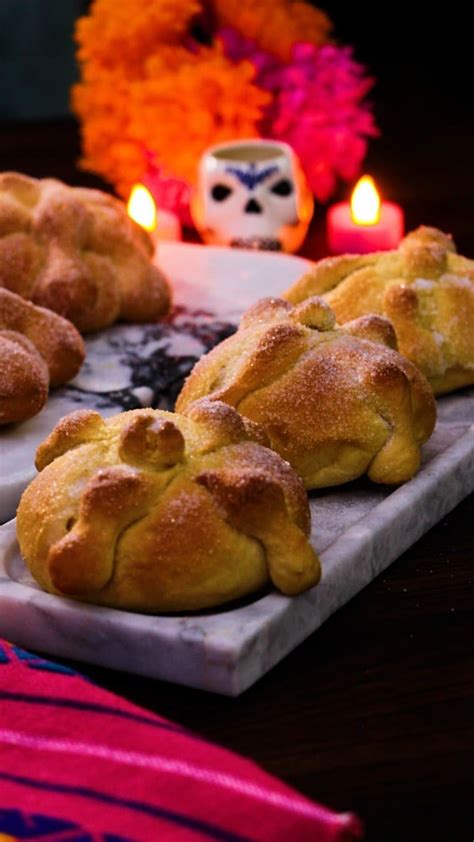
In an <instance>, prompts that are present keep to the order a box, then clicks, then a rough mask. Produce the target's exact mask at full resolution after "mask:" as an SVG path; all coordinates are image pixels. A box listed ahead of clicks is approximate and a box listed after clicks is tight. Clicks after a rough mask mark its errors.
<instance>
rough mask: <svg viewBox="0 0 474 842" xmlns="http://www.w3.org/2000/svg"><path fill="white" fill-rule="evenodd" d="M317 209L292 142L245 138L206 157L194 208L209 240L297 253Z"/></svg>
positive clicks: (193, 204)
mask: <svg viewBox="0 0 474 842" xmlns="http://www.w3.org/2000/svg"><path fill="white" fill-rule="evenodd" d="M312 211H313V198H312V195H311V193H310V191H309V188H308V186H307V183H306V180H305V178H304V175H303V173H302V170H301V168H300V165H299V163H298V161H297V159H296V157H295V155H294V153H293V152H292V150H291V148H290V147H289V146H287V145H286V144H283V143H276V142H273V141H264V140H254V141H240V142H236V143H232V144H225V145H220V146H218V147H214V148H213V149H210V150H209V151H208V152H207V153H205V155H204V156H203V158H202V159H201V163H200V168H199V184H198V188H197V191H196V194H195V196H194V200H193V202H192V212H193V218H194V222H195V224H196V227H197V228H198V230H199V231H200V233H201V235H202V237H203V239H204V240H205V241H206V242H208V243H218V244H224V245H231V246H240V247H243V248H263V249H274V250H280V249H282V250H284V251H296V249H297V248H298V247H299V245H300V244H301V242H302V241H303V239H304V236H305V234H306V231H307V228H308V225H309V221H310V219H311V215H312Z"/></svg>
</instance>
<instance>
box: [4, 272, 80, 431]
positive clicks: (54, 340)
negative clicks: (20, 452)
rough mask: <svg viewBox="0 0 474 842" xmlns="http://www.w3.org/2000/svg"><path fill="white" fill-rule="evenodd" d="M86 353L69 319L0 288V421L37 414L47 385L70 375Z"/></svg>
mask: <svg viewBox="0 0 474 842" xmlns="http://www.w3.org/2000/svg"><path fill="white" fill-rule="evenodd" d="M84 355H85V350H84V343H83V341H82V337H81V335H80V333H78V331H77V330H76V328H75V327H74V325H73V324H71V322H69V321H68V320H67V319H63V318H62V317H61V316H58V315H57V313H53V312H52V311H51V310H46V309H44V308H43V307H35V305H34V304H31V303H30V302H29V301H25V300H24V299H23V298H21V297H20V296H19V295H15V293H13V292H9V290H6V289H1V288H0V424H10V423H13V422H17V421H25V420H26V419H27V418H31V416H33V415H36V413H37V412H39V411H40V410H41V409H42V408H43V406H44V404H45V402H46V399H47V397H48V387H49V386H50V385H51V386H59V385H60V384H62V383H66V382H67V381H68V380H71V378H73V377H74V376H75V375H76V374H77V372H78V371H79V369H80V367H81V365H82V362H83V360H84Z"/></svg>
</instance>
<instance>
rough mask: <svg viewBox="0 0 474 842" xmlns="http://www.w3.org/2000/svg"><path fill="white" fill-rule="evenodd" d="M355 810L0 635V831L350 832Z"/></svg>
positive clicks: (151, 839)
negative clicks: (308, 794)
mask: <svg viewBox="0 0 474 842" xmlns="http://www.w3.org/2000/svg"><path fill="white" fill-rule="evenodd" d="M361 838H362V831H361V826H360V823H359V821H358V820H357V819H356V818H355V817H354V816H352V815H349V814H344V815H338V814H335V813H333V812H331V811H330V810H328V809H326V808H325V807H321V806H319V805H318V804H315V803H313V802H311V801H309V800H308V799H306V798H303V797H302V796H300V795H299V794H298V793H297V792H295V791H294V790H292V789H291V788H290V787H288V786H286V785H285V784H283V783H282V782H280V781H279V780H277V779H276V778H273V777H272V776H270V775H268V774H266V772H264V771H263V770H262V769H260V768H259V767H258V766H257V765H255V764H254V763H252V762H251V761H249V760H246V759H244V758H241V757H239V756H238V755H235V754H233V753H231V752H229V751H226V750H225V749H222V748H219V747H218V746H215V745H213V744H212V743H209V742H207V741H206V740H204V739H202V738H201V737H199V736H198V735H196V734H193V733H190V732H189V731H187V730H185V729H184V728H181V727H180V726H179V725H175V724H173V723H172V722H169V721H167V720H165V719H162V718H161V717H159V716H155V715H154V714H152V713H148V712H147V711H145V710H142V709H141V708H138V707H136V706H135V705H132V704H130V703H129V702H127V701H125V700H124V699H121V698H119V697H118V696H115V695H113V694H112V693H109V692H107V691H104V690H102V689H100V688H98V687H97V686H95V685H94V684H92V683H91V682H90V681H88V680H87V679H86V678H84V677H82V676H80V675H78V674H77V673H75V672H73V671H72V670H70V669H67V668H65V667H63V666H60V665H58V664H54V663H52V662H50V661H46V660H44V659H43V658H40V657H38V656H37V655H32V654H30V653H29V652H25V651H24V650H22V649H19V648H18V647H16V646H12V645H10V644H8V643H6V642H5V641H2V640H0V842H12V840H20V839H28V840H41V842H53V840H54V842H126V841H127V842H130V840H134V842H139V841H140V842H205V840H218V842H250V840H255V842H257V840H258V841H259V842H274V840H275V842H277V840H278V842H280V840H281V842H306V840H307V842H310V840H311V842H342V840H344V842H346V840H349V841H351V840H355V839H361Z"/></svg>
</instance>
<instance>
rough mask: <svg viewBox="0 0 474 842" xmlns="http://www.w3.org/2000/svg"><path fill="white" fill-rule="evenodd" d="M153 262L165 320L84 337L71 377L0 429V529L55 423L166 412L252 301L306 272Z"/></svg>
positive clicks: (232, 254)
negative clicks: (74, 417) (66, 418)
mask: <svg viewBox="0 0 474 842" xmlns="http://www.w3.org/2000/svg"><path fill="white" fill-rule="evenodd" d="M156 260H157V262H158V264H159V265H160V267H161V268H162V269H163V270H164V272H165V273H166V275H167V276H168V277H169V279H170V281H171V284H172V287H173V302H174V308H173V312H172V313H171V315H170V316H169V317H167V318H166V319H164V320H163V321H161V322H159V323H157V324H150V325H118V326H115V327H112V328H109V329H108V330H104V331H100V332H99V333H96V334H94V335H92V336H90V337H89V338H88V339H87V340H86V351H87V355H86V360H85V363H84V365H83V367H82V369H81V371H80V372H79V374H78V376H77V377H76V378H75V379H74V380H72V381H71V382H70V383H68V385H67V386H65V387H63V388H60V389H55V390H54V391H53V392H51V394H50V397H49V399H48V403H47V405H46V407H45V408H44V409H43V410H42V412H40V413H39V415H36V416H35V417H34V418H32V419H31V420H29V421H26V422H24V423H23V424H14V425H9V426H8V427H4V428H0V523H4V522H5V521H7V520H10V518H12V517H14V515H15V512H16V507H17V504H18V500H19V498H20V495H21V493H22V491H23V489H24V488H25V487H26V486H27V485H28V483H29V482H30V481H31V480H32V479H33V477H34V475H35V473H36V471H35V468H34V456H35V451H36V448H37V447H38V445H39V443H40V442H41V441H43V439H44V438H45V437H46V436H47V435H48V433H49V432H50V430H51V429H52V428H53V427H54V425H55V424H56V422H57V421H58V420H59V419H60V418H61V417H62V416H63V415H66V414H67V413H68V412H72V410H74V409H82V408H89V409H97V410H98V411H99V412H101V413H102V415H104V416H107V415H113V414H115V413H117V412H120V411H121V410H125V409H137V408H139V407H140V406H154V407H155V408H158V407H160V408H161V409H172V408H173V406H174V401H175V398H176V395H177V394H178V392H179V391H180V389H181V386H182V383H183V380H184V378H185V377H186V375H187V374H188V373H189V372H190V370H191V368H192V367H193V365H194V363H195V362H196V360H197V359H198V358H199V357H200V356H201V355H202V354H204V353H205V352H206V351H208V350H209V349H210V348H211V347H212V346H213V345H215V344H217V343H218V342H220V341H221V340H222V339H224V338H225V337H226V336H228V335H229V334H230V333H232V332H233V331H234V330H235V327H236V325H237V324H238V322H239V319H240V316H241V315H242V313H243V312H244V310H246V309H247V308H248V307H249V306H250V305H251V304H253V302H254V301H256V300H257V299H258V298H261V297H263V296H267V295H278V294H279V293H280V292H282V290H284V289H286V287H288V286H289V284H291V283H293V282H294V281H295V280H296V279H297V278H298V277H299V276H300V275H301V274H302V273H303V272H304V271H305V269H306V268H307V267H308V265H309V264H308V261H306V260H303V259H301V258H298V257H291V256H289V255H279V254H274V253H269V252H254V251H252V252H248V251H245V250H242V251H241V250H238V249H225V248H214V247H209V246H198V245H191V244H183V243H160V245H159V248H158V253H157V255H156Z"/></svg>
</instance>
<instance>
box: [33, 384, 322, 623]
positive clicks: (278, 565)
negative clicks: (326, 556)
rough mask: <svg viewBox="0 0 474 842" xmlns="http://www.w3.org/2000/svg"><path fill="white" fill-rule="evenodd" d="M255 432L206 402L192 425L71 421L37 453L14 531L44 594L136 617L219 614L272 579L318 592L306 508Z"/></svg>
mask: <svg viewBox="0 0 474 842" xmlns="http://www.w3.org/2000/svg"><path fill="white" fill-rule="evenodd" d="M261 435H262V434H261V431H259V430H258V429H257V427H256V425H255V424H248V423H247V422H246V421H245V419H242V418H241V417H240V416H239V415H238V414H237V413H236V412H235V410H233V409H232V408H231V407H229V406H227V405H225V404H221V403H219V402H212V401H208V400H203V401H201V402H199V403H197V404H195V406H194V407H193V410H192V412H191V413H190V417H184V416H180V415H176V414H173V413H169V412H162V411H159V410H151V409H146V410H135V411H132V412H126V413H122V414H121V415H118V416H115V417H113V418H111V419H108V420H107V421H103V420H102V418H101V417H100V416H99V415H98V414H97V413H94V412H91V411H79V412H76V413H73V414H71V415H70V416H66V418H63V419H62V420H61V421H60V423H59V424H58V425H57V427H56V428H55V429H54V430H53V431H52V433H51V434H50V436H49V437H48V439H47V440H46V442H44V443H43V445H41V447H40V448H39V449H38V454H37V466H38V468H39V470H40V474H39V475H38V477H37V478H36V479H35V480H34V481H33V482H32V483H31V485H30V486H29V487H28V488H27V490H26V491H25V493H24V494H23V496H22V498H21V501H20V505H19V508H18V520H17V531H18V539H19V541H20V546H21V550H22V553H23V556H24V558H25V560H26V561H27V563H28V565H29V567H30V570H31V572H32V573H33V575H34V576H35V577H36V578H37V580H38V581H39V582H40V584H41V585H42V586H43V587H44V588H46V589H47V590H49V591H51V592H53V593H60V594H65V595H69V596H73V597H77V598H80V599H83V600H85V601H89V602H97V603H101V604H104V605H112V606H116V607H120V608H128V609H132V610H140V611H150V612H156V611H181V610H188V609H198V608H205V607H209V606H213V605H219V604H220V603H222V602H226V601H228V600H230V599H235V598H237V597H240V596H243V595H245V594H247V593H252V592H253V591H255V590H258V589H259V588H261V587H262V586H263V585H264V584H265V583H267V582H268V581H269V580H271V581H272V582H273V583H274V584H276V586H277V587H279V588H280V589H281V590H283V591H284V592H285V593H288V594H292V593H298V592H300V591H301V590H304V589H306V588H308V587H310V586H311V585H314V584H316V582H317V581H318V579H319V576H320V567H319V561H318V558H317V556H316V554H315V553H314V551H313V549H312V548H311V546H310V544H309V543H308V535H309V527H310V521H309V508H308V502H307V499H306V494H305V492H304V488H303V485H302V483H301V481H300V480H299V479H298V477H297V476H296V474H295V473H294V472H293V471H292V469H291V468H290V466H289V465H288V464H287V463H285V462H284V461H283V460H282V459H280V457H279V456H277V454H275V453H273V452H272V451H270V450H268V449H267V448H264V447H262V446H261V445H260V444H258V442H257V440H258V439H259V438H261Z"/></svg>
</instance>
